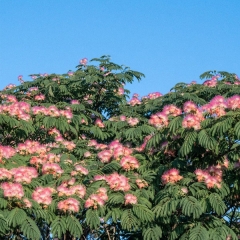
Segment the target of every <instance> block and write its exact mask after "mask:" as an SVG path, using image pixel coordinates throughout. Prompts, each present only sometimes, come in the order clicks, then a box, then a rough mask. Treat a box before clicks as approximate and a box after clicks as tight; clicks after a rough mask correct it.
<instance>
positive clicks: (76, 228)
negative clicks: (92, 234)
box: [66, 215, 83, 238]
mask: <svg viewBox="0 0 240 240" xmlns="http://www.w3.org/2000/svg"><path fill="white" fill-rule="evenodd" d="M66 223H67V229H68V231H69V232H70V233H71V235H72V236H73V237H76V238H80V237H81V235H82V232H83V231H82V226H81V224H80V222H79V221H78V220H77V218H76V217H74V216H73V215H69V216H68V217H67V219H66Z"/></svg>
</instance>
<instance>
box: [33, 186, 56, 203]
mask: <svg viewBox="0 0 240 240" xmlns="http://www.w3.org/2000/svg"><path fill="white" fill-rule="evenodd" d="M54 192H55V190H54V189H53V188H50V187H37V188H36V189H35V190H34V191H33V193H32V199H33V200H34V201H36V202H37V203H40V204H44V205H49V204H51V202H52V194H53V193H54Z"/></svg>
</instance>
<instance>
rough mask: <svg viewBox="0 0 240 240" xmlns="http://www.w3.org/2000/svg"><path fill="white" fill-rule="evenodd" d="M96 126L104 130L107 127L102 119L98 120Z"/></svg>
mask: <svg viewBox="0 0 240 240" xmlns="http://www.w3.org/2000/svg"><path fill="white" fill-rule="evenodd" d="M95 125H96V126H98V127H99V128H104V127H105V125H104V123H103V122H102V120H101V119H100V118H97V119H96V121H95Z"/></svg>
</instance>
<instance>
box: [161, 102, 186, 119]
mask: <svg viewBox="0 0 240 240" xmlns="http://www.w3.org/2000/svg"><path fill="white" fill-rule="evenodd" d="M162 113H163V114H165V115H167V116H174V117H176V116H179V115H181V114H182V110H181V109H180V108H178V107H176V106H175V105H173V104H170V105H166V106H164V108H163V110H162Z"/></svg>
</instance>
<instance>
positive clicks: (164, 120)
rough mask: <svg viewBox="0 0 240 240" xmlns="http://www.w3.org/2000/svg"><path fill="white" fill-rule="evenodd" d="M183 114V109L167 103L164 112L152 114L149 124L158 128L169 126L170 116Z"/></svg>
mask: <svg viewBox="0 0 240 240" xmlns="http://www.w3.org/2000/svg"><path fill="white" fill-rule="evenodd" d="M180 114H182V110H181V109H180V108H178V107H176V106H175V105H173V104H171V105H166V106H165V107H164V108H163V110H162V112H157V113H155V114H153V115H151V116H150V119H149V121H148V122H149V124H150V125H153V126H155V127H157V128H163V127H166V126H168V123H169V121H168V116H178V115H180Z"/></svg>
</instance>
